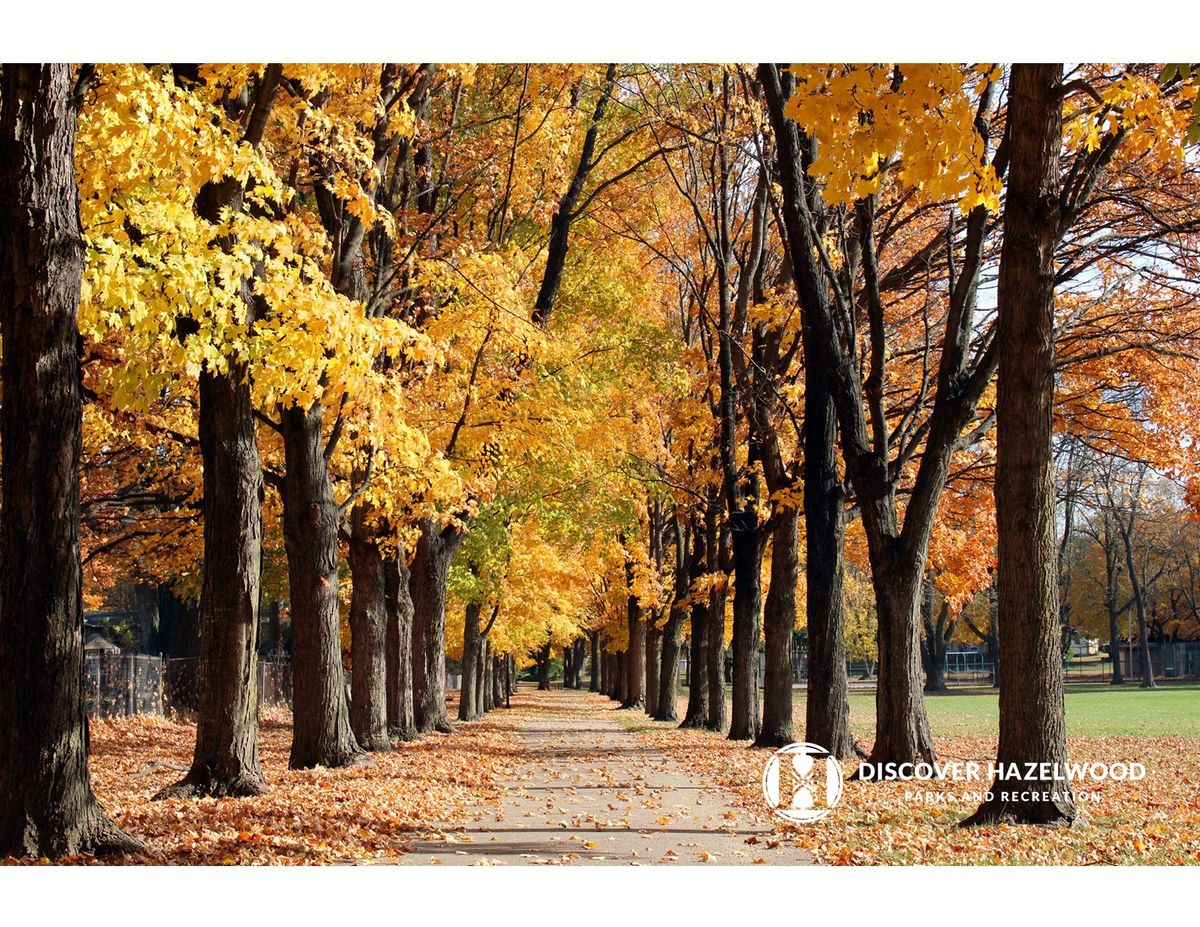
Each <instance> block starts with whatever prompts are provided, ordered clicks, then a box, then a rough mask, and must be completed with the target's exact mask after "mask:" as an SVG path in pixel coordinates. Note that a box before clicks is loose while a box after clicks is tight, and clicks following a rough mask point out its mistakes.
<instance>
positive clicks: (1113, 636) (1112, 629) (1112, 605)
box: [1105, 592, 1125, 686]
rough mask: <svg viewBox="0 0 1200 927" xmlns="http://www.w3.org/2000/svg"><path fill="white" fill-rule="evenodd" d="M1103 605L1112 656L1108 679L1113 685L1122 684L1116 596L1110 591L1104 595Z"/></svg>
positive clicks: (1109, 652)
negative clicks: (1106, 615)
mask: <svg viewBox="0 0 1200 927" xmlns="http://www.w3.org/2000/svg"><path fill="white" fill-rule="evenodd" d="M1105 605H1106V606H1107V607H1108V655H1109V656H1110V657H1111V658H1112V678H1111V679H1110V680H1109V681H1110V683H1111V684H1112V685H1114V686H1122V685H1124V684H1125V677H1124V675H1123V674H1122V673H1121V631H1120V629H1119V628H1118V626H1117V621H1118V619H1119V618H1120V616H1119V615H1118V614H1117V603H1116V597H1115V595H1113V594H1112V593H1111V592H1110V593H1108V594H1107V595H1106V596H1105Z"/></svg>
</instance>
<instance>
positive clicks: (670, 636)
mask: <svg viewBox="0 0 1200 927" xmlns="http://www.w3.org/2000/svg"><path fill="white" fill-rule="evenodd" d="M685 595H686V589H685ZM685 611H686V607H685V606H684V605H682V604H672V606H671V613H670V615H669V617H668V618H667V623H666V625H664V626H663V629H662V634H661V635H660V637H661V638H662V647H661V650H662V658H661V663H660V665H659V671H658V700H657V705H656V707H657V709H658V710H657V711H656V712H655V713H654V716H653V717H654V720H655V721H670V722H672V723H674V722H676V721H678V720H679V635H680V627H681V625H682V624H683V614H684V612H685Z"/></svg>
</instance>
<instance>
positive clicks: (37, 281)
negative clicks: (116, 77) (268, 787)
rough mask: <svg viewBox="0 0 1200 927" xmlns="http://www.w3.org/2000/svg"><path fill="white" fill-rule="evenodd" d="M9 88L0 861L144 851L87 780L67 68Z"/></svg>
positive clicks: (0, 222)
mask: <svg viewBox="0 0 1200 927" xmlns="http://www.w3.org/2000/svg"><path fill="white" fill-rule="evenodd" d="M2 80H3V89H2V90H0V336H2V337H3V343H4V352H3V361H2V367H0V375H2V377H3V390H4V402H3V404H2V405H0V434H2V440H3V454H2V455H0V457H2V461H0V470H2V474H3V488H2V490H0V492H2V494H3V495H2V500H3V501H2V504H0V541H2V543H0V551H2V552H3V556H2V557H0V679H3V686H2V687H0V731H3V737H4V740H3V743H4V747H3V751H2V752H0V856H16V855H29V856H47V857H58V856H67V855H72V854H76V853H103V852H117V851H124V852H135V851H138V850H141V849H144V847H143V846H142V844H141V843H140V842H139V841H137V840H135V839H133V838H132V837H130V836H128V835H127V834H125V833H123V832H122V831H121V830H120V829H119V828H117V826H116V825H115V824H113V823H112V822H111V821H109V820H108V818H106V817H105V815H104V813H103V811H101V809H100V805H99V803H98V802H97V801H96V798H95V796H94V795H93V793H92V786H91V781H90V779H89V777H88V768H87V749H88V735H87V721H86V719H85V717H84V713H83V697H82V692H81V686H82V678H83V634H82V616H81V611H82V599H81V596H82V579H81V576H82V571H81V567H80V561H79V519H80V514H79V456H80V447H81V419H82V401H81V397H80V389H79V380H80V374H79V355H78V350H79V348H78V344H79V329H78V314H79V288H80V281H81V279H82V274H83V264H84V246H83V242H82V240H81V236H80V227H79V197H78V190H77V187H76V182H75V161H74V155H75V118H76V113H75V108H74V105H73V103H72V99H71V97H72V91H71V69H70V66H69V65H65V64H48V65H22V64H7V65H5V66H4V69H3V78H2Z"/></svg>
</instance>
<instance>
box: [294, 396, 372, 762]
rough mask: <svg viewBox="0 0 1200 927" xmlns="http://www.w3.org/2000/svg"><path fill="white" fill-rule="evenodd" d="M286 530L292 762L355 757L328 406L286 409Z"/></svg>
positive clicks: (357, 753) (356, 748) (359, 754)
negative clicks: (326, 432) (326, 446)
mask: <svg viewBox="0 0 1200 927" xmlns="http://www.w3.org/2000/svg"><path fill="white" fill-rule="evenodd" d="M281 418H282V428H283V453H284V466H285V468H286V473H285V474H284V478H283V493H282V495H283V537H284V544H285V547H286V549H287V563H288V588H289V589H290V592H291V605H292V704H293V709H292V717H293V729H292V752H291V757H290V758H289V760H288V765H289V766H290V767H291V768H292V769H309V768H311V767H313V766H328V767H338V766H346V765H348V764H351V763H355V762H357V761H358V760H360V759H361V757H362V751H361V749H360V748H359V745H358V743H357V741H356V740H355V738H354V732H353V731H352V730H351V729H350V707H349V705H348V704H347V703H346V674H345V670H344V669H343V667H342V635H341V627H340V624H341V621H340V614H339V610H338V525H339V521H340V519H341V515H340V513H339V512H338V508H337V505H336V504H335V503H334V501H333V488H332V487H331V485H330V481H329V466H328V464H327V463H326V461H325V457H324V455H323V453H322V441H321V438H322V435H321V430H322V429H321V426H322V422H323V420H324V409H323V408H322V406H321V404H320V403H319V402H316V403H313V405H312V406H311V407H309V408H308V409H303V408H300V407H297V406H293V407H291V408H288V409H284V410H283V411H282V416H281Z"/></svg>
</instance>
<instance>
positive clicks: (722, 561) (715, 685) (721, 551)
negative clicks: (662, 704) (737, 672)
mask: <svg viewBox="0 0 1200 927" xmlns="http://www.w3.org/2000/svg"><path fill="white" fill-rule="evenodd" d="M709 506H710V509H709V515H708V516H707V517H708V520H709V524H708V528H707V530H708V549H709V550H710V551H712V552H713V564H712V566H711V567H710V572H717V569H719V571H720V573H721V574H722V575H721V576H720V577H718V584H717V585H715V586H713V587H712V589H711V590H710V591H709V594H708V628H707V631H708V639H707V640H706V641H705V669H706V670H707V672H708V722H707V723H706V724H705V727H706V728H708V730H710V731H717V732H720V731H723V730H725V725H726V724H727V723H728V722H727V720H726V706H725V622H726V616H725V603H726V600H727V598H728V590H727V588H726V585H725V584H726V583H727V582H728V580H729V568H728V549H727V547H726V546H725V543H724V541H725V540H726V538H723V537H722V532H720V531H719V530H718V528H717V515H716V510H715V503H714V502H713V500H712V499H711V498H710V500H709ZM726 537H727V536H726ZM713 567H717V569H713Z"/></svg>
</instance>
